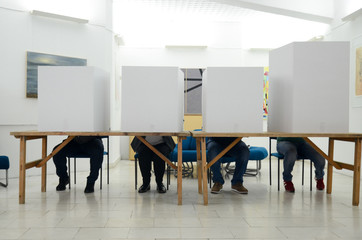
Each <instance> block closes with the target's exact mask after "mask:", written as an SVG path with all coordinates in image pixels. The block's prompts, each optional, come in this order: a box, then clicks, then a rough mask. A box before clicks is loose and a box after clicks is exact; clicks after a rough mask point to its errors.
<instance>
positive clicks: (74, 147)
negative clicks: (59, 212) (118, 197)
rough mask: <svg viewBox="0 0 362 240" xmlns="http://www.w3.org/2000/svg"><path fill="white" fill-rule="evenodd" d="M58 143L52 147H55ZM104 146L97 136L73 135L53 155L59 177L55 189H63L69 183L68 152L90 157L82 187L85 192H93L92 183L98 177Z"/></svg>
mask: <svg viewBox="0 0 362 240" xmlns="http://www.w3.org/2000/svg"><path fill="white" fill-rule="evenodd" d="M59 145H60V144H58V145H57V146H55V147H54V149H56V148H57V147H58V146H59ZM103 152H104V146H103V142H102V140H101V138H99V137H87V136H81V137H75V138H74V139H73V140H72V141H70V142H69V143H68V144H67V145H66V146H65V147H64V148H62V149H61V150H60V151H59V152H58V153H57V154H55V155H54V156H53V161H54V164H55V168H56V173H57V175H58V177H59V184H58V186H57V187H56V190H57V191H64V190H65V188H66V186H67V185H68V184H69V176H68V172H67V156H68V155H70V154H87V155H89V157H90V173H89V176H88V177H87V185H86V187H85V189H84V192H85V193H92V192H94V183H95V182H96V180H97V179H98V175H99V169H100V168H101V167H102V163H103Z"/></svg>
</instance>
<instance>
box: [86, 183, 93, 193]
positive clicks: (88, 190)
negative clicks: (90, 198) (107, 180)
mask: <svg viewBox="0 0 362 240" xmlns="http://www.w3.org/2000/svg"><path fill="white" fill-rule="evenodd" d="M84 192H85V193H92V192H94V183H90V182H87V186H85V189H84Z"/></svg>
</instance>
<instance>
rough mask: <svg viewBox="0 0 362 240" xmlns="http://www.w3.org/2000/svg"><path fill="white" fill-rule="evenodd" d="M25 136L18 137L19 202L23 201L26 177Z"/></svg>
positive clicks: (22, 202)
mask: <svg viewBox="0 0 362 240" xmlns="http://www.w3.org/2000/svg"><path fill="white" fill-rule="evenodd" d="M25 164H26V137H24V136H23V137H20V159H19V204H24V203H25V182H26V181H25V178H26V172H25V171H26V166H25Z"/></svg>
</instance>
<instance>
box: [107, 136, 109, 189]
mask: <svg viewBox="0 0 362 240" xmlns="http://www.w3.org/2000/svg"><path fill="white" fill-rule="evenodd" d="M107 184H109V138H107Z"/></svg>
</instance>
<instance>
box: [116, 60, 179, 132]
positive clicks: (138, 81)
mask: <svg viewBox="0 0 362 240" xmlns="http://www.w3.org/2000/svg"><path fill="white" fill-rule="evenodd" d="M121 92H122V93H121V99H122V100H121V130H122V131H125V132H180V131H183V115H184V102H183V101H184V97H183V96H184V74H183V72H182V71H181V70H180V69H179V68H178V67H142V66H123V67H122V80H121Z"/></svg>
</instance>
